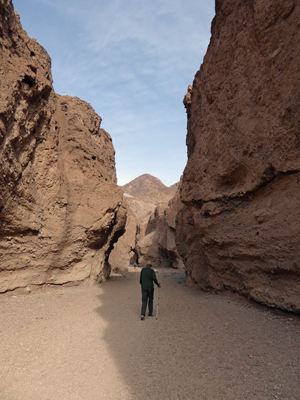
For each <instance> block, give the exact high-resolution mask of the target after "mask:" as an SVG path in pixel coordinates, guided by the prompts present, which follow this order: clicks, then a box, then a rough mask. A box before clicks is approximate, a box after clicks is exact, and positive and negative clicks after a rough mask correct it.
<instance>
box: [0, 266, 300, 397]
mask: <svg viewBox="0 0 300 400" xmlns="http://www.w3.org/2000/svg"><path fill="white" fill-rule="evenodd" d="M157 275H158V278H159V281H161V282H162V285H163V286H162V289H161V298H160V306H159V316H158V320H157V321H156V320H155V318H152V319H149V318H146V319H145V321H140V319H139V317H140V306H141V293H140V287H139V284H138V278H139V271H133V270H130V272H129V273H127V274H126V276H124V277H122V276H113V277H112V278H111V279H110V280H109V281H108V282H106V283H104V284H102V285H100V287H92V288H63V289H58V290H52V291H50V292H48V293H46V292H45V293H35V294H30V295H28V296H17V297H5V298H4V297H0V355H1V358H0V399H1V400H18V399H21V400H29V399H34V400H73V399H80V400H98V399H101V400H102V399H103V400H106V399H107V400H109V399H114V400H119V399H120V400H121V399H122V400H140V399H141V400H142V399H143V400H144V399H153V400H166V399H171V400H173V399H174V400H175V399H178V400H179V399H180V400H181V399H187V400H193V399H197V400H198V399H199V400H201V399H205V400H227V399H232V400H238V399H240V400H245V399H251V400H252V399H255V400H256V399H261V400H269V399H270V400H271V399H272V400H273V399H289V400H292V399H293V400H299V399H300V369H299V368H300V367H299V365H300V362H299V361H300V329H299V328H300V321H299V317H293V316H291V315H285V314H283V313H281V314H278V315H276V314H274V313H271V312H270V311H268V310H266V309H263V308H257V307H253V306H251V305H247V304H244V303H241V302H239V301H236V300H233V299H229V298H226V297H223V296H217V295H213V294H209V293H204V292H201V291H198V290H196V289H193V288H188V287H186V286H185V285H184V275H183V273H182V272H178V271H174V270H159V271H158V274H157ZM157 294H158V292H157V290H156V292H155V309H156V299H157Z"/></svg>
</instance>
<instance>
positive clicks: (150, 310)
mask: <svg viewBox="0 0 300 400" xmlns="http://www.w3.org/2000/svg"><path fill="white" fill-rule="evenodd" d="M153 297H154V289H152V290H149V303H148V307H149V315H150V316H151V315H153Z"/></svg>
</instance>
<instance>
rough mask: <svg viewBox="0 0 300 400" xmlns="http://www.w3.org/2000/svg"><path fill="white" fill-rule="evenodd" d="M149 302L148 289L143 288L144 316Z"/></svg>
mask: <svg viewBox="0 0 300 400" xmlns="http://www.w3.org/2000/svg"><path fill="white" fill-rule="evenodd" d="M147 302H148V291H147V290H145V289H142V311H141V315H143V316H145V315H146V308H147Z"/></svg>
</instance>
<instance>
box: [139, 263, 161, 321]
mask: <svg viewBox="0 0 300 400" xmlns="http://www.w3.org/2000/svg"><path fill="white" fill-rule="evenodd" d="M153 282H154V283H155V284H156V285H157V287H161V284H160V283H158V281H157V278H156V274H155V272H154V271H153V269H152V264H151V263H150V262H148V263H147V266H146V267H144V268H142V270H141V273H140V284H141V287H142V312H141V320H143V319H145V315H146V309H147V303H148V308H149V317H153V314H152V313H153V296H154V284H153Z"/></svg>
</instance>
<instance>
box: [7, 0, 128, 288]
mask: <svg viewBox="0 0 300 400" xmlns="http://www.w3.org/2000/svg"><path fill="white" fill-rule="evenodd" d="M0 16H1V20H0V35H1V36H0V46H1V47H0V51H1V58H0V60H1V61H0V74H1V75H0V76H1V79H0V85H1V86H0V89H1V93H0V95H1V98H0V140H1V148H0V149H1V158H0V171H1V173H0V207H1V208H0V210H1V213H0V249H1V250H0V257H1V264H0V292H5V291H9V290H14V289H16V288H26V287H27V288H26V290H27V291H28V288H29V290H30V287H35V286H38V285H39V286H40V285H44V284H55V285H60V284H66V283H73V284H74V283H77V284H78V283H83V282H94V281H96V280H101V279H103V278H105V277H107V276H108V275H109V273H110V266H109V263H108V257H109V254H110V252H111V249H112V247H113V244H114V242H115V241H116V240H117V239H118V237H119V236H120V235H121V234H122V233H123V232H124V227H125V223H126V214H127V213H126V208H125V205H123V194H122V191H121V189H120V188H118V187H117V185H116V174H115V162H114V149H113V146H112V142H111V138H110V136H109V134H108V133H107V132H105V131H104V130H103V129H100V122H101V118H100V117H99V116H98V115H97V114H95V112H94V110H93V109H92V107H91V106H90V105H89V104H87V103H85V102H83V101H81V100H79V99H77V98H71V97H68V96H65V97H60V96H58V95H56V94H55V93H54V91H53V88H52V78H51V70H50V64H51V62H50V58H49V56H48V54H47V53H46V51H45V50H44V49H43V48H42V47H41V46H40V45H38V44H37V43H36V41H35V40H32V39H29V38H28V36H27V34H26V32H25V31H23V30H22V27H21V25H20V22H19V18H18V15H17V14H16V13H15V12H14V11H13V7H12V4H11V2H10V1H4V0H0ZM29 286H30V287H29ZM24 290H25V289H24Z"/></svg>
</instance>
